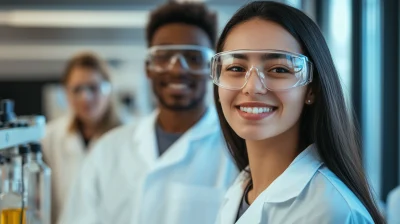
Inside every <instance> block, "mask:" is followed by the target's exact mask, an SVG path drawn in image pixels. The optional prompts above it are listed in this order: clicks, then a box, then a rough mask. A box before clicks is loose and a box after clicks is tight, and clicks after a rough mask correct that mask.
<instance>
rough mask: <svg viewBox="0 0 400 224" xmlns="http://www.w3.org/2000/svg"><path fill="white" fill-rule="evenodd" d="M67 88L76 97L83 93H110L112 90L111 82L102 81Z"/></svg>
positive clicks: (92, 94) (91, 94)
mask: <svg viewBox="0 0 400 224" xmlns="http://www.w3.org/2000/svg"><path fill="white" fill-rule="evenodd" d="M67 89H68V91H69V92H70V93H72V94H73V95H74V96H75V97H78V96H80V95H81V94H82V93H85V94H87V95H89V96H94V95H108V94H110V92H111V83H109V82H101V83H97V84H84V85H76V86H71V87H68V88H67Z"/></svg>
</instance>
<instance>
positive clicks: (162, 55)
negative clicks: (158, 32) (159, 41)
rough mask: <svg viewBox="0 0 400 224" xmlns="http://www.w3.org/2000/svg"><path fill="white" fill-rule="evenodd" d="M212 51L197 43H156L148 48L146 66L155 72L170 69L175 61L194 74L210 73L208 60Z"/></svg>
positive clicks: (212, 53)
mask: <svg viewBox="0 0 400 224" xmlns="http://www.w3.org/2000/svg"><path fill="white" fill-rule="evenodd" d="M213 55H214V51H213V50H212V49H210V48H207V47H202V46H197V45H165V46H164V45H158V46H153V47H151V48H150V49H149V51H148V55H147V62H148V66H149V67H148V68H149V69H150V70H151V71H154V72H157V73H163V72H167V71H171V70H172V69H173V67H174V65H175V64H176V63H178V62H179V63H180V66H181V68H182V69H184V70H186V71H188V72H190V73H192V74H195V75H208V74H209V73H210V60H211V58H212V56H213Z"/></svg>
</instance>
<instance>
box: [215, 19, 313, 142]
mask: <svg viewBox="0 0 400 224" xmlns="http://www.w3.org/2000/svg"><path fill="white" fill-rule="evenodd" d="M239 49H250V50H262V49H271V50H282V51H287V52H291V53H297V54H301V53H302V49H301V46H300V44H299V43H298V42H297V41H296V39H295V38H294V37H293V36H292V35H291V34H290V33H289V32H288V31H286V30H285V29H284V28H282V27H281V26H280V25H278V24H276V23H274V22H271V21H266V20H262V19H252V20H249V21H247V22H244V23H241V24H239V25H237V26H236V27H235V28H233V29H232V30H231V32H230V33H229V34H228V36H227V38H226V41H225V45H224V47H223V51H231V50H239ZM247 60H249V62H248V63H249V64H251V63H252V61H251V60H252V59H247ZM218 93H219V98H220V103H221V106H222V111H223V113H224V116H225V118H226V120H227V122H228V123H229V125H230V126H231V127H232V129H233V130H234V131H235V132H236V133H237V134H238V135H239V136H240V137H241V138H243V139H245V140H254V141H257V140H264V139H268V138H273V137H276V136H279V135H281V134H283V133H285V132H287V131H289V130H294V128H296V127H297V126H298V124H299V118H300V115H301V112H302V110H303V106H304V104H305V102H306V100H309V99H310V100H313V99H312V98H311V97H312V94H311V92H310V93H309V94H307V86H300V87H295V88H291V89H288V90H285V91H269V90H267V89H266V88H265V87H264V86H263V83H262V82H261V79H260V77H259V76H258V75H257V72H256V71H255V69H253V70H252V71H251V73H250V76H249V78H248V82H247V84H246V85H245V86H244V87H243V88H242V89H240V90H227V89H224V88H221V87H218ZM306 95H307V98H306ZM259 108H261V109H262V110H261V111H262V112H260V113H259V112H256V111H259V110H260V109H259Z"/></svg>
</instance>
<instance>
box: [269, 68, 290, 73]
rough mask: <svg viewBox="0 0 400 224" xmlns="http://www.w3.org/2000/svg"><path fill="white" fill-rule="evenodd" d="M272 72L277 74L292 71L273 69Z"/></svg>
mask: <svg viewBox="0 0 400 224" xmlns="http://www.w3.org/2000/svg"><path fill="white" fill-rule="evenodd" d="M271 72H275V73H289V72H290V71H289V70H288V69H286V68H274V69H271Z"/></svg>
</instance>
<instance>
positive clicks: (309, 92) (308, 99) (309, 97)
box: [305, 86, 315, 105]
mask: <svg viewBox="0 0 400 224" xmlns="http://www.w3.org/2000/svg"><path fill="white" fill-rule="evenodd" d="M314 102H315V92H314V88H313V87H311V86H310V87H309V88H308V90H307V94H306V99H305V103H306V104H308V105H311V104H313V103H314Z"/></svg>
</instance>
